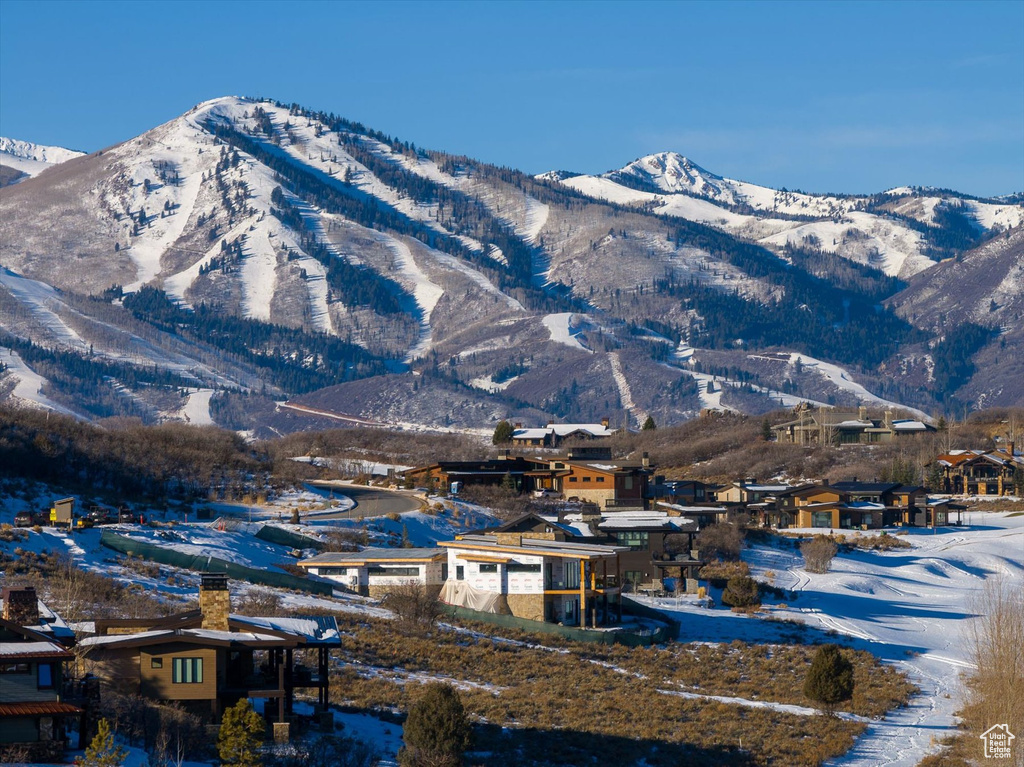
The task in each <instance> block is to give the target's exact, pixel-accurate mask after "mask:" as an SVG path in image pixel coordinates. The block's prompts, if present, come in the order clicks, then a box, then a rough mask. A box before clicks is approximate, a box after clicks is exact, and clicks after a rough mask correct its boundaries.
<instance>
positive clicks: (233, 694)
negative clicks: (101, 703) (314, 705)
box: [79, 574, 341, 740]
mask: <svg viewBox="0 0 1024 767" xmlns="http://www.w3.org/2000/svg"><path fill="white" fill-rule="evenodd" d="M96 634H97V635H96V636H92V637H88V638H85V639H82V640H81V641H80V642H79V666H80V668H81V670H83V671H86V672H89V673H92V674H94V675H96V676H97V677H99V679H100V680H101V683H102V684H103V685H104V686H105V687H108V688H110V689H113V690H116V691H118V692H122V693H125V694H133V695H141V696H143V697H146V698H150V699H152V700H157V701H165V702H174V703H177V704H179V705H181V706H182V707H184V708H186V709H187V710H189V711H191V712H192V713H194V714H196V715H198V716H201V717H202V718H203V719H205V720H206V721H209V722H219V721H220V717H221V715H222V714H223V712H224V710H225V709H227V708H229V707H231V706H233V705H234V704H235V703H237V702H238V701H239V700H240V699H242V698H262V699H263V700H264V714H265V716H267V718H268V720H271V721H273V728H274V737H275V739H277V740H287V738H288V736H289V718H290V716H291V713H292V705H293V701H294V695H295V690H297V689H302V688H306V689H316V690H317V695H318V698H317V700H318V705H319V707H320V710H321V711H326V707H327V704H328V701H329V699H330V687H329V674H328V671H329V659H330V651H331V649H334V648H338V647H341V635H340V632H339V631H338V624H337V621H336V620H335V619H334V618H332V617H325V616H309V617H295V618H274V617H265V618H264V617H248V616H241V615H233V614H231V597H230V592H229V591H228V579H227V577H226V576H224V575H216V574H207V575H203V577H202V585H201V586H200V590H199V609H198V610H194V611H191V612H186V613H179V614H177V615H172V616H169V617H167V618H161V619H124V620H97V621H96Z"/></svg>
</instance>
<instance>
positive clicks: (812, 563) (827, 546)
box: [800, 535, 839, 573]
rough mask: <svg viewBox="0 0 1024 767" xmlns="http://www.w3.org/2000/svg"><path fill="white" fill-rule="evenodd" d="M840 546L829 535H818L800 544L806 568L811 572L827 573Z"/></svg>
mask: <svg viewBox="0 0 1024 767" xmlns="http://www.w3.org/2000/svg"><path fill="white" fill-rule="evenodd" d="M837 551H839V547H838V546H836V542H835V541H833V540H832V539H831V538H829V537H828V536H827V535H816V536H814V539H813V540H810V541H805V542H804V543H801V544H800V553H801V554H803V557H804V569H805V570H807V572H809V573H827V572H828V571H829V568H831V567H832V560H833V559H834V558H835V556H836V552H837Z"/></svg>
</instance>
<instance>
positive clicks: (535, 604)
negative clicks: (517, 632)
mask: <svg viewBox="0 0 1024 767" xmlns="http://www.w3.org/2000/svg"><path fill="white" fill-rule="evenodd" d="M506 596H507V599H508V608H509V610H511V611H512V614H513V615H514V616H516V617H517V618H526V619H527V620H531V621H543V620H544V618H545V615H544V595H543V594H508V595H506Z"/></svg>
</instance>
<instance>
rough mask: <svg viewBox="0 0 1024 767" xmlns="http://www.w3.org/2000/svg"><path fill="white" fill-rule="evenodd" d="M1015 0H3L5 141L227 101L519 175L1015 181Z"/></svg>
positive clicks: (991, 187)
mask: <svg viewBox="0 0 1024 767" xmlns="http://www.w3.org/2000/svg"><path fill="white" fill-rule="evenodd" d="M1022 37H1024V2H1020V1H1019V0H1007V1H1005V2H992V3H986V2H971V3H960V2H953V1H952V0H950V1H948V2H890V3H882V2H861V3H842V2H819V3H813V2H799V3H771V2H757V3H744V2H720V3H697V2H694V3H680V4H671V3H667V2H660V3H650V4H648V3H629V4H618V3H540V2H530V3H428V2H417V3H398V2H396V3H374V4H359V3H299V2H291V3H279V2H256V3H248V4H243V3H241V2H232V3H223V4H221V3H215V2H197V3H192V2H161V3H145V2H137V3H127V2H124V3H90V2H74V3H47V2H29V3H25V2H20V1H18V0H0V135H5V136H11V137H14V138H20V139H26V140H30V141H35V142H38V143H44V144H58V145H62V146H69V147H72V148H78V149H84V150H89V151H92V150H96V149H100V148H102V147H104V146H108V145H110V144H113V143H116V142H118V141H121V140H124V139H126V138H129V137H131V136H134V135H136V134H138V133H141V132H143V131H145V130H147V129H149V128H151V127H153V126H155V125H157V124H159V123H161V122H164V121H166V120H169V119H171V118H173V117H175V116H177V115H178V114H180V113H182V112H184V111H185V110H187V109H188V108H189V107H191V106H193V105H194V104H196V103H198V102H200V101H203V100H205V99H208V98H213V97H215V96H221V95H227V94H238V95H263V96H270V97H273V98H276V99H279V100H282V101H288V102H298V103H300V104H303V105H304V106H309V107H312V108H317V109H323V110H325V111H333V112H335V113H337V114H341V115H344V116H346V117H349V118H352V119H355V120H360V121H362V122H364V123H366V124H367V125H369V126H371V127H374V128H377V129H379V130H382V131H385V132H386V133H390V134H392V135H397V136H399V137H400V138H402V139H407V140H410V141H413V142H415V143H416V144H417V145H418V146H425V147H429V148H434V149H444V150H447V151H451V152H455V153H460V154H468V155H470V156H473V157H477V158H479V159H482V160H485V161H488V162H492V163H497V164H501V165H510V166H514V167H517V168H521V169H523V170H525V171H529V172H541V171H544V170H549V169H552V168H559V169H568V170H576V171H580V172H587V173H596V172H602V171H605V170H608V169H611V168H615V167H620V166H622V165H624V164H625V163H627V162H629V161H630V160H633V159H634V158H636V157H639V156H642V155H644V154H649V153H651V152H656V151H662V150H674V151H678V152H681V153H683V154H685V155H687V156H689V157H690V158H691V159H693V160H694V161H696V162H697V163H699V164H700V165H702V166H704V167H705V168H707V169H708V170H711V171H714V172H717V173H720V174H722V175H726V176H730V177H733V178H740V179H743V180H748V181H753V182H756V183H761V184H765V185H769V186H775V187H787V188H790V189H793V188H799V189H805V190H808V191H822V192H823V191H836V192H870V191H879V190H882V189H885V188H888V187H892V186H897V185H903V184H914V185H933V186H940V187H948V188H954V189H959V190H961V191H964V192H969V193H972V194H978V195H995V194H1003V193H1008V192H1014V191H1021V190H1024V45H1022V44H1021V39H1022Z"/></svg>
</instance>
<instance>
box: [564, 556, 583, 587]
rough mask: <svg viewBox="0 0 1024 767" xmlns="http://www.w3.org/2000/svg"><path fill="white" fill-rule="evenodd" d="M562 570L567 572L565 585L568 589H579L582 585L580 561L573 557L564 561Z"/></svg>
mask: <svg viewBox="0 0 1024 767" xmlns="http://www.w3.org/2000/svg"><path fill="white" fill-rule="evenodd" d="M562 572H563V573H565V587H566V588H567V589H578V588H579V587H580V563H579V562H578V561H573V560H571V559H565V560H563V561H562Z"/></svg>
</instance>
